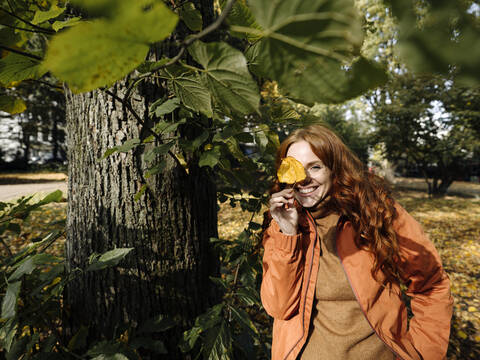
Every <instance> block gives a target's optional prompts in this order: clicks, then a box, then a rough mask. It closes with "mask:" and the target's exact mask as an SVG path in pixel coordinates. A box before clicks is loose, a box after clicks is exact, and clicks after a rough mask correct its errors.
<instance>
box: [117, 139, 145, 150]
mask: <svg viewBox="0 0 480 360" xmlns="http://www.w3.org/2000/svg"><path fill="white" fill-rule="evenodd" d="M140 144H141V141H140V139H139V138H134V139H129V140H127V141H125V142H124V143H123V144H122V145H119V146H117V147H116V148H117V151H118V152H129V151H130V150H132V149H133V148H134V147H137V146H138V145H140Z"/></svg>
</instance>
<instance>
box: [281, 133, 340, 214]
mask: <svg viewBox="0 0 480 360" xmlns="http://www.w3.org/2000/svg"><path fill="white" fill-rule="evenodd" d="M286 156H291V157H294V158H295V159H297V160H298V161H300V163H301V164H302V165H303V167H304V168H305V172H306V174H307V178H306V179H305V180H303V181H302V182H300V183H296V184H295V186H294V190H295V199H297V201H298V202H299V203H300V205H302V206H303V207H306V208H310V207H312V206H315V205H317V204H318V203H320V202H321V201H322V200H323V199H324V198H325V197H326V196H327V195H328V192H329V191H330V188H331V187H332V172H331V170H330V169H329V168H327V167H326V166H325V165H324V164H323V162H322V160H320V158H319V157H318V156H317V155H315V154H314V152H313V151H312V148H311V147H310V144H309V143H308V142H306V141H304V140H302V141H298V142H296V143H293V144H292V145H290V147H289V148H288V151H287V155H286Z"/></svg>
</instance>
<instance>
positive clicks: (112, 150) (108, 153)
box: [100, 146, 118, 160]
mask: <svg viewBox="0 0 480 360" xmlns="http://www.w3.org/2000/svg"><path fill="white" fill-rule="evenodd" d="M117 151H118V146H114V147H112V148H110V149H107V151H105V153H104V154H103V156H102V157H101V158H100V160H103V159H106V158H107V157H109V156H110V155H112V154H115V153H116V152H117Z"/></svg>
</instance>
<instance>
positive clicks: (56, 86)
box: [24, 79, 63, 91]
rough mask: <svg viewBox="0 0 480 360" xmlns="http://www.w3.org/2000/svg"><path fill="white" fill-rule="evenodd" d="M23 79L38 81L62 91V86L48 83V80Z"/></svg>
mask: <svg viewBox="0 0 480 360" xmlns="http://www.w3.org/2000/svg"><path fill="white" fill-rule="evenodd" d="M24 81H32V82H37V83H40V84H43V85H47V86H49V87H51V88H53V89H56V90H62V91H63V87H62V86H59V85H53V84H50V83H49V82H48V81H44V80H39V79H25V80H24Z"/></svg>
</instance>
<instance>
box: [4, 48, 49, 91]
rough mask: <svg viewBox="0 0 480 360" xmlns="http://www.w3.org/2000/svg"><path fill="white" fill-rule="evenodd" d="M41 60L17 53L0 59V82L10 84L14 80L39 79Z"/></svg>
mask: <svg viewBox="0 0 480 360" xmlns="http://www.w3.org/2000/svg"><path fill="white" fill-rule="evenodd" d="M39 65H40V62H39V61H37V60H35V59H31V58H28V57H26V56H22V55H19V54H15V53H10V54H8V55H7V56H5V57H4V58H3V59H0V83H2V84H4V85H8V84H10V83H11V82H14V81H23V80H26V79H38V78H39V77H40V76H41V75H42V73H40V71H39Z"/></svg>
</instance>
